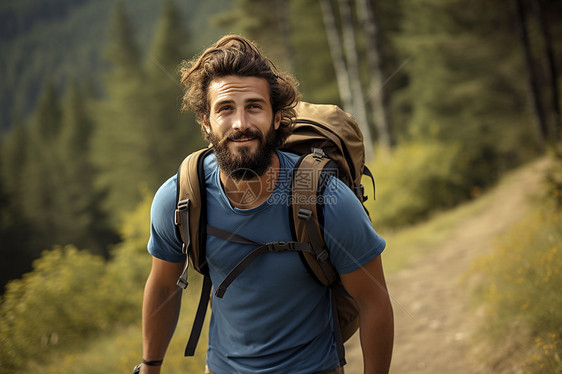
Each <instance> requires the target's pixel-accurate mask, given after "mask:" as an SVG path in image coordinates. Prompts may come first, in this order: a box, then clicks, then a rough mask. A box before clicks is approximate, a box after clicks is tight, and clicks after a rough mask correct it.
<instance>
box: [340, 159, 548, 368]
mask: <svg viewBox="0 0 562 374" xmlns="http://www.w3.org/2000/svg"><path fill="white" fill-rule="evenodd" d="M544 167H545V162H544V161H539V162H535V163H533V164H531V165H528V166H527V167H525V168H523V169H521V170H519V171H517V172H516V173H514V174H513V175H510V176H509V177H508V178H509V179H508V180H507V181H506V182H507V183H502V184H501V185H500V186H499V187H497V188H496V189H495V190H493V191H491V192H490V194H492V196H491V197H493V198H492V199H490V201H491V203H490V205H489V206H488V207H487V208H486V209H483V210H481V211H480V212H478V213H477V214H476V215H473V216H471V217H469V218H467V219H465V220H463V221H462V222H460V223H459V224H458V225H457V226H456V227H455V228H454V229H453V230H451V235H450V236H449V237H448V238H447V239H445V240H444V241H442V242H441V244H440V245H439V246H438V248H435V250H434V251H433V252H431V253H430V254H429V255H427V256H425V257H421V256H420V258H419V259H417V260H416V261H415V265H412V266H410V267H408V268H405V269H402V270H400V271H398V272H396V273H393V274H390V275H388V276H387V283H388V287H389V292H390V295H391V297H392V298H393V306H394V316H395V317H394V318H395V326H396V327H395V344H394V355H393V358H392V366H391V373H392V374H403V373H404V374H411V373H416V374H426V373H427V374H429V373H431V374H435V373H438V374H449V373H451V374H457V373H459V374H462V373H470V374H475V373H487V372H489V370H486V369H484V368H483V367H482V365H481V364H479V362H478V360H477V357H476V356H475V355H474V351H475V348H474V347H472V346H471V340H470V339H469V338H470V336H471V334H472V333H473V329H474V327H475V326H474V323H473V322H474V317H473V316H471V314H470V313H469V308H468V296H469V295H468V292H467V290H466V286H463V285H462V284H461V282H460V276H461V275H463V274H464V273H465V272H466V271H467V270H468V268H469V267H470V266H471V264H472V261H473V260H474V258H475V257H476V256H478V255H480V254H485V253H488V252H489V251H490V250H491V245H492V244H493V239H494V238H495V237H497V236H498V235H499V234H501V233H503V232H505V231H506V230H507V229H508V228H509V227H510V226H511V225H512V224H513V223H515V222H517V221H518V220H520V219H521V218H522V217H523V215H524V213H525V209H526V207H527V206H528V204H529V201H528V199H527V196H528V195H529V194H530V193H532V192H533V191H537V189H538V186H539V183H540V175H541V174H540V171H541V170H544ZM391 246H392V243H389V250H391ZM361 357H362V356H361V353H360V346H359V342H358V338H357V336H355V337H354V338H352V340H351V341H350V342H349V343H348V345H347V358H348V360H347V361H348V362H349V364H348V365H347V366H346V373H348V374H356V373H362V363H361V360H362V359H361Z"/></svg>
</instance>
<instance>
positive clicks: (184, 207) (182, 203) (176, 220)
mask: <svg viewBox="0 0 562 374" xmlns="http://www.w3.org/2000/svg"><path fill="white" fill-rule="evenodd" d="M190 203H191V202H190V201H189V199H185V200H181V201H178V206H177V208H176V214H175V217H174V223H175V224H176V226H178V225H179V224H180V223H181V215H180V214H181V212H183V211H184V210H187V209H188V208H189V204H190Z"/></svg>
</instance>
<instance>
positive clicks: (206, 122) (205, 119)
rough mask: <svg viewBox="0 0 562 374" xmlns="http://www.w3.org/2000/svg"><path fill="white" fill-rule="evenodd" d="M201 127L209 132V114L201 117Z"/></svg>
mask: <svg viewBox="0 0 562 374" xmlns="http://www.w3.org/2000/svg"><path fill="white" fill-rule="evenodd" d="M203 128H204V129H205V132H206V133H207V134H210V133H211V123H210V122H209V116H204V117H203Z"/></svg>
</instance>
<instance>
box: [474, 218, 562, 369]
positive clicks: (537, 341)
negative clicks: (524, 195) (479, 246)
mask: <svg viewBox="0 0 562 374" xmlns="http://www.w3.org/2000/svg"><path fill="white" fill-rule="evenodd" d="M474 274H477V275H478V276H477V279H478V282H477V287H476V288H475V293H474V299H475V301H476V304H477V305H478V306H480V307H481V308H482V309H483V310H484V316H483V325H482V327H481V328H482V334H483V335H484V336H485V337H486V338H487V339H488V340H489V342H490V343H491V344H492V345H493V346H494V347H498V346H502V345H507V344H509V345H511V346H513V347H519V348H516V349H514V351H516V352H513V354H514V356H516V358H515V359H516V360H517V361H519V363H520V365H519V366H520V367H523V368H525V369H526V370H527V372H529V373H555V372H556V373H560V372H562V363H561V361H560V358H561V356H562V292H561V291H560V290H561V289H562V214H560V212H555V211H553V210H546V209H545V210H542V211H540V212H538V213H535V214H533V215H531V216H530V217H528V218H527V219H526V220H524V221H523V222H521V223H519V224H517V225H516V226H515V227H513V228H512V229H511V230H510V232H509V233H508V234H506V235H505V236H504V237H503V238H502V239H501V240H500V241H499V242H498V243H497V245H496V249H495V251H494V252H493V253H492V254H490V255H488V256H485V257H482V258H480V259H479V260H477V261H476V262H475V263H474V265H473V268H472V270H471V275H474ZM514 331H516V333H515V334H514V333H513V332H514ZM507 336H508V337H509V338H508V339H509V340H510V341H509V342H507V341H505V340H506V337H507ZM504 359H505V358H504Z"/></svg>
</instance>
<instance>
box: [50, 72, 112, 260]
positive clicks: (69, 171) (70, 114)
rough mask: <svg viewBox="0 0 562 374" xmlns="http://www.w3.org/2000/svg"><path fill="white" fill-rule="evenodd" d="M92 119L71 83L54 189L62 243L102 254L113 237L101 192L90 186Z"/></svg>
mask: <svg viewBox="0 0 562 374" xmlns="http://www.w3.org/2000/svg"><path fill="white" fill-rule="evenodd" d="M92 133H93V121H92V119H91V116H90V114H89V112H88V110H87V103H86V98H85V97H84V95H83V93H82V91H81V90H80V89H79V88H78V86H77V84H76V82H71V84H70V85H69V87H68V89H67V93H66V97H65V98H64V102H63V118H62V128H61V133H60V137H59V139H58V142H57V145H58V147H57V150H58V154H59V158H60V161H61V162H60V172H61V182H62V184H61V186H59V188H58V190H57V201H58V207H59V214H58V217H59V219H58V220H57V224H58V225H59V226H60V231H61V232H62V235H63V238H64V244H74V245H76V246H77V247H78V248H82V249H89V250H91V251H94V252H97V253H101V254H106V252H105V250H106V249H105V248H106V246H107V244H109V242H110V241H111V240H112V239H114V236H115V235H114V234H112V232H111V230H110V229H109V228H108V221H107V219H106V217H105V216H104V214H103V213H102V209H101V206H100V204H99V202H100V201H101V200H102V199H101V198H102V196H103V195H102V193H100V192H99V191H97V190H96V189H95V187H94V178H95V175H96V170H95V169H94V167H93V165H92V163H91V159H90V157H91V141H92Z"/></svg>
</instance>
